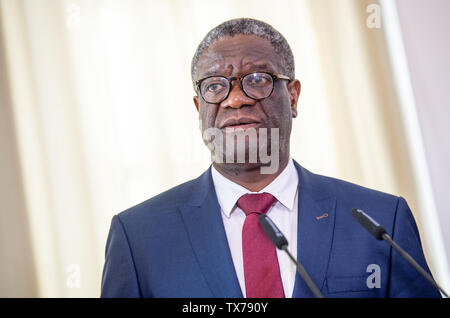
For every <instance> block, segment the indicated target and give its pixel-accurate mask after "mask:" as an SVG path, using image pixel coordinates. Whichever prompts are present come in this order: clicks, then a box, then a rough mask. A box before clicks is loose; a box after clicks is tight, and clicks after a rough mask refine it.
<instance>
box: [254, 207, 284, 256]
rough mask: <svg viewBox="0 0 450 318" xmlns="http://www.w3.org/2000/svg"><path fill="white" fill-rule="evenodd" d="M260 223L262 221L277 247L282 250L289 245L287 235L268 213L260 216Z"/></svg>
mask: <svg viewBox="0 0 450 318" xmlns="http://www.w3.org/2000/svg"><path fill="white" fill-rule="evenodd" d="M259 223H261V226H262V227H263V229H264V231H265V232H266V234H267V236H268V237H269V238H270V240H271V241H272V243H273V245H275V247H276V248H278V249H280V250H282V249H283V248H286V246H288V241H287V239H286V237H285V236H284V235H283V233H281V231H280V230H279V229H278V228H277V226H276V225H275V223H273V221H272V220H271V219H270V218H269V217H268V216H267V215H265V214H261V215H260V216H259Z"/></svg>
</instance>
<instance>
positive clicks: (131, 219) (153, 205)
mask: <svg viewBox="0 0 450 318" xmlns="http://www.w3.org/2000/svg"><path fill="white" fill-rule="evenodd" d="M210 178H211V176H210V170H209V169H208V170H207V171H206V172H204V173H203V174H202V175H201V176H200V177H198V178H196V179H193V180H190V181H187V182H184V183H182V184H180V185H177V186H175V187H173V188H171V189H168V190H166V191H164V192H162V193H160V194H158V195H156V196H154V197H152V198H150V199H148V200H146V201H143V202H141V203H139V204H137V205H135V206H132V207H130V208H128V209H126V210H125V211H122V212H120V213H119V214H118V217H119V219H120V220H121V221H122V222H123V223H138V224H139V223H142V222H144V223H145V222H146V221H148V220H150V219H152V218H153V219H154V218H161V217H166V216H169V215H170V214H173V213H174V212H177V211H178V207H179V206H181V205H186V204H194V205H195V204H196V202H198V201H199V200H201V197H202V196H203V195H204V194H205V193H206V192H207V191H209V190H210V189H209V188H210Z"/></svg>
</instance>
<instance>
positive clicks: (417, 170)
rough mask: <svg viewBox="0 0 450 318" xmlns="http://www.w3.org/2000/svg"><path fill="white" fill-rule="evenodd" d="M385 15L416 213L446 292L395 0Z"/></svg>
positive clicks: (387, 0)
mask: <svg viewBox="0 0 450 318" xmlns="http://www.w3.org/2000/svg"><path fill="white" fill-rule="evenodd" d="M380 5H381V8H382V14H383V23H384V25H383V28H384V32H385V37H386V40H387V46H388V51H389V57H390V60H391V66H392V71H393V76H394V85H395V86H396V87H395V89H396V92H397V94H398V98H399V107H400V111H401V113H402V118H403V120H404V125H405V130H406V139H407V144H408V148H409V151H410V155H411V161H412V165H413V168H414V169H413V173H414V179H415V183H416V189H417V194H418V196H419V197H418V204H419V208H420V211H421V213H420V214H417V216H416V217H417V218H418V219H419V220H418V221H419V223H420V224H421V225H422V228H423V236H424V238H423V239H422V241H423V245H424V249H425V250H426V251H427V254H428V263H429V266H430V269H431V270H432V272H433V276H434V278H435V279H436V281H437V282H438V283H439V284H440V285H441V286H442V287H443V288H444V289H445V290H446V291H447V290H449V289H450V288H449V287H450V273H449V270H448V264H447V256H446V251H445V246H444V243H443V237H442V233H441V227H440V224H439V215H438V213H437V210H436V206H435V201H434V195H433V190H432V185H431V180H430V175H429V172H428V165H427V161H426V156H425V148H424V146H423V140H422V134H421V129H420V124H419V118H418V114H417V112H416V102H415V98H414V92H413V88H412V84H411V80H410V73H409V68H408V63H407V56H406V52H405V47H404V45H403V37H402V32H401V27H400V22H399V17H398V13H397V6H396V2H395V1H394V0H380Z"/></svg>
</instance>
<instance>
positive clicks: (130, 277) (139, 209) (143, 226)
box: [101, 162, 440, 298]
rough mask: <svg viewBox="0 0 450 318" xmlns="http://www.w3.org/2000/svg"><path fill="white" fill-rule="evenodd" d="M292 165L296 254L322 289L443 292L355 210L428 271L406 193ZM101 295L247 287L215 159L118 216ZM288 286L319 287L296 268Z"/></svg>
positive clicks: (363, 293) (213, 292)
mask: <svg viewBox="0 0 450 318" xmlns="http://www.w3.org/2000/svg"><path fill="white" fill-rule="evenodd" d="M295 166H296V169H297V172H298V175H299V187H298V190H299V192H298V243H297V246H298V250H297V255H298V256H297V258H298V260H299V261H300V262H301V263H302V264H303V266H304V267H305V269H306V270H307V271H308V273H309V274H310V276H311V278H312V280H313V281H314V282H315V283H316V285H317V286H318V287H319V289H320V290H321V292H322V293H323V294H324V296H325V297H440V294H439V293H438V292H437V291H436V290H435V289H434V288H433V287H432V286H430V284H429V283H428V282H427V281H426V280H425V279H424V278H422V277H421V276H420V275H419V274H418V273H417V272H416V270H415V269H414V268H413V267H412V266H411V265H410V264H409V263H407V262H406V261H405V260H403V259H402V258H401V256H400V255H399V254H398V253H397V252H396V251H395V250H392V249H391V248H390V246H389V245H388V244H387V243H386V242H384V241H377V240H376V239H375V238H373V237H372V236H371V235H370V234H369V233H368V232H367V231H366V230H365V229H364V228H362V227H361V226H360V225H359V224H358V223H357V221H355V219H354V218H353V217H352V215H351V213H350V211H351V209H352V208H354V207H357V208H360V209H362V210H364V211H365V212H366V213H367V214H369V215H370V216H371V217H372V218H374V219H375V220H376V221H378V223H380V224H382V225H383V226H384V227H385V228H386V230H387V231H388V234H389V235H390V236H391V237H392V238H393V239H394V240H395V241H396V242H397V243H398V244H399V245H400V246H402V247H403V248H404V249H405V250H406V251H407V252H408V253H410V254H411V256H412V257H414V258H415V259H416V260H417V262H418V263H419V264H420V265H421V266H423V267H424V268H425V269H426V270H427V271H429V269H428V266H427V264H426V261H425V258H424V256H423V252H422V248H421V242H420V237H419V233H418V231H417V227H416V223H415V221H414V219H413V216H412V214H411V211H410V209H409V207H408V205H407V203H406V201H405V200H404V199H403V198H401V197H395V196H392V195H389V194H385V193H381V192H378V191H374V190H370V189H367V188H364V187H361V186H358V185H355V184H351V183H348V182H345V181H341V180H337V179H334V178H329V177H324V176H320V175H316V174H313V173H311V172H309V171H308V170H306V169H305V168H303V167H301V166H300V165H298V164H297V163H296V162H295ZM327 215H328V216H327ZM320 216H322V217H320ZM371 264H374V265H371ZM377 266H378V267H377ZM377 269H379V271H378V270H377ZM377 274H379V275H378V278H379V280H377V278H376V277H375V276H374V275H377ZM368 282H369V284H367V283H368ZM370 283H372V284H370ZM370 287H372V288H370ZM101 296H102V297H183V298H184V297H187V298H191V297H222V298H230V297H243V295H242V291H241V289H240V286H239V282H238V279H237V277H236V273H235V269H234V265H233V261H232V258H231V253H230V250H229V247H228V242H227V238H226V234H225V229H224V226H223V222H222V217H221V212H220V206H219V204H218V201H217V197H216V193H215V189H214V185H213V181H212V178H211V169H208V170H207V171H206V172H205V173H203V174H202V175H201V176H200V177H199V178H197V179H194V180H191V181H189V182H186V183H184V184H181V185H179V186H177V187H175V188H172V189H170V190H168V191H166V192H164V193H162V194H160V195H158V196H156V197H154V198H152V199H149V200H147V201H145V202H143V203H141V204H139V205H137V206H134V207H132V208H130V209H128V210H126V211H124V212H122V213H119V214H118V215H115V216H114V217H113V219H112V222H111V229H110V232H109V236H108V240H107V243H106V260H105V265H104V269H103V276H102V287H101ZM292 296H293V297H313V295H312V293H311V292H310V291H309V289H308V287H307V285H306V284H305V283H304V281H303V280H302V279H301V278H300V276H299V275H298V273H297V276H296V279H295V286H294V291H293V295H292Z"/></svg>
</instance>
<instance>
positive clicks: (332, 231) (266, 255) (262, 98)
mask: <svg viewBox="0 0 450 318" xmlns="http://www.w3.org/2000/svg"><path fill="white" fill-rule="evenodd" d="M191 70H192V80H193V83H194V88H195V91H196V93H197V95H196V96H195V97H194V104H195V107H196V109H197V111H198V112H199V118H200V121H201V129H202V132H203V137H204V141H205V143H206V144H207V146H208V147H209V148H210V150H211V154H212V161H213V164H212V166H211V167H210V168H209V169H208V170H207V171H206V172H205V173H203V174H202V175H201V176H200V177H199V178H197V179H195V180H192V181H189V182H187V183H184V184H182V185H179V186H177V187H175V188H173V189H170V190H168V191H166V192H164V193H162V194H160V195H158V196H156V197H154V198H152V199H150V200H147V201H145V202H143V203H141V204H139V205H137V206H135V207H132V208H130V209H128V210H127V211H124V212H122V213H120V214H118V215H116V216H114V217H113V219H112V224H111V229H110V233H109V237H108V241H107V246H106V262H105V267H104V271H103V279H102V293H101V295H102V296H103V297H226V298H228V297H312V296H313V294H312V292H311V291H310V290H309V288H308V287H307V285H306V283H305V282H304V281H303V279H302V278H301V277H300V276H299V275H298V274H297V273H296V267H295V265H294V264H293V263H292V262H291V261H290V260H289V259H288V257H287V256H286V255H285V254H284V252H282V251H279V250H276V249H275V247H274V246H273V245H272V244H271V242H270V240H269V239H268V237H267V236H266V234H265V233H264V232H263V230H262V228H261V225H260V224H259V222H258V217H259V215H260V214H266V215H267V216H268V217H270V218H271V219H272V220H273V222H274V223H275V224H276V225H277V226H278V227H279V228H280V229H281V231H282V232H283V233H284V234H285V236H286V237H287V240H288V242H289V246H288V249H289V251H290V252H291V254H293V255H294V257H296V258H297V260H298V261H300V262H301V263H302V264H303V266H304V267H305V269H306V271H307V272H308V273H309V275H310V276H311V279H312V281H313V282H314V283H315V284H316V285H317V286H318V288H319V289H320V291H321V292H322V294H323V295H324V296H325V297H439V296H440V295H439V293H438V292H437V291H436V290H435V289H434V288H433V287H431V286H430V284H429V283H428V282H427V281H426V280H425V279H424V278H422V276H420V275H419V274H418V273H417V272H416V271H415V269H414V268H413V267H412V266H411V265H409V264H408V263H407V262H406V261H404V260H403V259H402V258H401V256H400V255H399V254H398V253H397V252H396V251H393V250H392V249H391V248H390V247H389V246H388V244H386V243H384V242H380V241H377V240H375V239H374V238H373V237H372V236H371V235H370V234H368V233H367V232H366V231H365V229H363V228H362V227H361V226H360V225H359V224H358V223H357V222H356V221H355V220H354V219H353V217H352V215H351V213H350V211H351V209H352V208H354V207H357V208H360V209H362V210H364V211H365V212H367V213H368V214H370V215H371V216H372V217H373V218H374V219H375V220H377V221H378V222H380V223H381V224H383V226H384V227H385V228H386V229H387V231H388V233H389V235H391V237H392V238H393V239H394V240H396V241H397V242H398V243H399V244H400V245H401V246H402V247H404V248H405V249H406V250H407V251H408V252H409V253H410V254H411V255H412V256H413V257H414V258H415V259H416V260H417V261H418V262H419V264H421V266H423V267H424V268H425V269H426V270H427V271H429V269H428V267H427V264H426V261H425V259H424V256H423V252H422V248H421V243H420V237H419V233H418V231H417V227H416V224H415V222H414V219H413V217H412V214H411V211H410V209H409V207H408V205H407V203H406V201H405V200H404V199H403V198H400V197H395V196H392V195H389V194H385V193H381V192H377V191H374V190H369V189H366V188H363V187H360V186H357V185H354V184H350V183H347V182H344V181H340V180H336V179H333V178H329V177H324V176H319V175H316V174H313V173H311V172H309V171H308V170H306V169H305V168H303V167H301V166H300V165H299V164H298V163H296V162H295V161H293V159H292V158H291V157H290V154H289V142H290V133H291V127H292V118H295V117H296V116H297V101H298V98H299V95H300V87H301V86H300V82H299V81H298V80H296V79H295V74H294V58H293V55H292V52H291V50H290V47H289V45H288V43H287V42H286V40H285V39H284V37H283V36H282V35H281V34H280V33H279V32H278V31H276V30H275V29H274V28H273V27H271V26H270V25H268V24H266V23H264V22H261V21H257V20H253V19H235V20H230V21H227V22H224V23H222V24H221V25H219V26H217V27H216V28H214V29H213V30H211V31H210V32H209V33H208V34H207V35H206V37H205V38H204V40H203V41H202V42H201V43H200V45H199V46H198V49H197V52H196V53H195V55H194V58H193V60H192V69H191Z"/></svg>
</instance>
